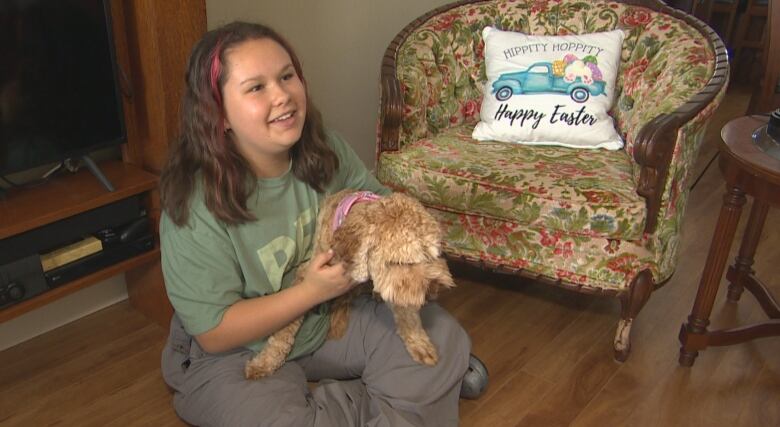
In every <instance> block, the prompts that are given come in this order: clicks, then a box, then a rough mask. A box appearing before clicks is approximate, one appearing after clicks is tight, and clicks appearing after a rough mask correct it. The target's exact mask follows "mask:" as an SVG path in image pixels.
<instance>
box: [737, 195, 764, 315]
mask: <svg viewBox="0 0 780 427" xmlns="http://www.w3.org/2000/svg"><path fill="white" fill-rule="evenodd" d="M768 212H769V205H768V204H767V203H766V202H762V201H761V200H758V199H754V200H753V208H752V209H751V210H750V218H749V219H748V223H747V228H746V229H745V236H744V237H743V238H742V244H741V246H740V247H739V255H737V258H736V259H735V261H734V266H733V267H731V268H729V271H728V273H727V274H726V278H728V280H729V293H728V300H729V301H732V302H736V301H739V297H740V295H742V291H743V290H744V289H745V286H744V280H745V279H746V278H747V277H748V276H749V275H750V274H752V273H753V269H752V268H751V267H752V266H753V257H754V256H755V255H756V248H757V247H758V241H759V239H760V238H761V231H762V230H763V228H764V221H765V220H766V216H767V213H768Z"/></svg>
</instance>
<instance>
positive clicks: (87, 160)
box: [81, 154, 115, 192]
mask: <svg viewBox="0 0 780 427" xmlns="http://www.w3.org/2000/svg"><path fill="white" fill-rule="evenodd" d="M81 161H82V162H84V165H85V166H86V167H87V169H89V171H90V172H92V175H95V178H97V179H98V181H100V183H101V184H103V187H105V189H106V190H108V191H109V192H112V191H114V190H115V188H114V184H112V183H111V181H109V180H108V178H107V177H106V175H105V174H104V173H103V171H101V170H100V167H98V165H97V164H96V163H95V161H94V160H92V158H91V157H89V156H88V155H86V154H85V155H83V156H81Z"/></svg>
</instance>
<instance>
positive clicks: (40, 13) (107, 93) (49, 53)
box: [0, 0, 126, 177]
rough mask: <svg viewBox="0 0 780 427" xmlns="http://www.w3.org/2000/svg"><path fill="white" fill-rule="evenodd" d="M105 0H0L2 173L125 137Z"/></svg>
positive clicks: (112, 143) (54, 160)
mask: <svg viewBox="0 0 780 427" xmlns="http://www.w3.org/2000/svg"><path fill="white" fill-rule="evenodd" d="M108 3H109V0H0V64H1V65H0V176H3V177H5V176H6V175H8V174H11V173H15V172H20V171H24V170H29V169H32V168H35V167H37V166H42V165H47V164H52V163H57V162H60V161H62V160H65V159H68V158H79V157H81V156H84V155H86V154H88V153H90V152H93V151H95V150H98V149H102V148H106V147H109V146H115V145H118V144H121V143H123V142H125V140H126V128H125V123H124V114H123V111H122V103H121V98H120V90H119V81H118V78H117V77H118V73H117V64H116V60H115V52H114V43H113V36H112V32H111V14H110V10H109V4H108ZM87 159H88V158H87ZM90 163H91V162H90ZM88 166H94V163H93V164H92V165H88ZM93 172H94V171H93Z"/></svg>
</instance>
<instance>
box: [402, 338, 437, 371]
mask: <svg viewBox="0 0 780 427" xmlns="http://www.w3.org/2000/svg"><path fill="white" fill-rule="evenodd" d="M406 351H408V352H409V355H410V356H412V359H414V361H415V362H417V363H420V364H422V365H428V366H433V365H435V364H436V363H437V362H438V361H439V354H438V353H437V352H436V347H434V345H433V344H432V343H431V342H430V341H429V340H427V339H425V340H415V341H414V342H411V343H410V342H407V343H406Z"/></svg>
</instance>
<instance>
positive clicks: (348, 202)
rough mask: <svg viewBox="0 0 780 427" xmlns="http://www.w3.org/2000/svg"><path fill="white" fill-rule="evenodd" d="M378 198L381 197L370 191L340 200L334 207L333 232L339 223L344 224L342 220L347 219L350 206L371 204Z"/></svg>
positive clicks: (359, 192)
mask: <svg viewBox="0 0 780 427" xmlns="http://www.w3.org/2000/svg"><path fill="white" fill-rule="evenodd" d="M380 198H381V196H379V195H377V194H375V193H372V192H370V191H358V192H356V193H352V194H350V195H349V196H347V197H344V198H343V199H341V201H340V202H339V204H338V206H336V212H335V213H334V215H333V230H334V231H335V230H336V229H337V228H339V227H340V226H341V223H342V222H344V218H346V217H347V214H348V213H349V210H350V209H351V208H352V205H354V204H355V203H359V202H373V201H374V200H379V199H380Z"/></svg>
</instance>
